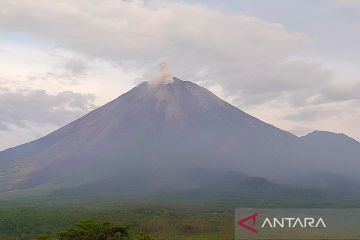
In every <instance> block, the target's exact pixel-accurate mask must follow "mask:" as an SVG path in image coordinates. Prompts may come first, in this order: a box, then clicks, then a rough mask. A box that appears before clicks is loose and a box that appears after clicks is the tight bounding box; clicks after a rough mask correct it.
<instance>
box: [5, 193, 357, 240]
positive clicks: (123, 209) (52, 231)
mask: <svg viewBox="0 0 360 240" xmlns="http://www.w3.org/2000/svg"><path fill="white" fill-rule="evenodd" d="M289 196H292V197H291V198H289V197H286V198H285V197H278V196H276V194H273V195H270V194H266V195H264V194H259V193H246V194H243V195H242V196H226V197H219V196H212V195H207V196H204V195H202V196H197V195H185V196H180V195H179V196H178V195H163V196H158V195H156V196H155V195H154V196H146V197H145V196H138V197H126V196H121V197H120V196H113V195H112V196H96V197H94V196H88V197H84V196H83V197H81V198H74V197H66V196H45V197H44V196H42V197H41V198H37V197H33V198H26V199H24V198H22V200H19V199H11V198H0V239H1V240H2V239H4V240H10V239H17V240H18V239H24V240H25V239H36V237H37V236H38V235H39V234H42V233H46V234H49V235H50V236H56V233H57V232H59V231H60V230H63V229H66V228H69V227H70V226H72V225H73V224H74V223H75V222H77V221H79V220H82V219H97V220H99V221H109V222H113V223H119V224H130V225H131V226H132V227H131V230H130V231H131V232H133V233H137V232H139V231H142V230H143V231H145V232H146V233H149V234H150V235H152V236H154V237H156V239H159V240H218V239H221V240H230V239H233V237H234V222H233V219H234V215H233V214H234V209H235V208H237V207H238V208H244V207H254V208H255V207H257V208H269V207H270V208H272V207H275V208H276V207H279V208H292V207H300V208H304V207H305V208H307V207H316V208H319V207H324V208H326V207H359V202H358V201H353V200H349V201H345V200H344V199H342V200H341V201H340V200H339V201H338V200H336V201H332V202H326V201H324V200H323V198H322V197H321V198H320V197H318V196H315V195H312V198H309V197H307V196H306V195H303V194H301V195H299V196H296V197H294V195H289ZM309 199H310V200H309Z"/></svg>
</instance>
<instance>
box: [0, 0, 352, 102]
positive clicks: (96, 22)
mask: <svg viewBox="0 0 360 240" xmlns="http://www.w3.org/2000/svg"><path fill="white" fill-rule="evenodd" d="M155 3H156V1H155ZM0 8H1V9H2V12H1V14H0V28H2V29H11V30H13V31H14V30H15V31H23V32H28V33H31V34H34V35H37V36H40V37H43V38H47V39H48V40H49V41H52V42H54V44H55V45H57V46H59V47H62V48H65V49H71V50H73V51H76V52H79V53H81V54H85V55H87V56H91V57H95V58H103V59H107V60H111V61H113V62H116V63H118V64H120V65H122V66H125V68H126V66H127V67H128V68H138V69H139V70H141V71H142V72H143V73H144V77H143V78H144V79H146V80H149V79H150V78H151V76H152V75H153V72H154V71H156V70H154V69H155V68H156V66H157V64H158V63H159V62H160V60H162V59H164V60H166V61H167V62H168V63H169V65H170V68H171V69H172V71H173V72H174V75H175V76H179V77H182V78H185V79H187V80H192V81H198V82H203V83H204V84H206V85H207V86H211V85H214V84H217V83H219V82H221V85H222V87H223V89H224V93H225V94H227V95H235V96H238V101H237V102H238V103H239V104H240V105H253V104H262V103H264V102H267V101H270V100H273V99H276V98H281V99H282V100H284V99H285V100H286V101H289V103H290V104H293V105H306V104H308V103H309V102H310V101H311V99H312V98H314V97H316V96H320V97H321V99H322V101H341V99H339V98H337V97H336V96H335V95H336V94H337V93H335V95H333V93H334V90H333V89H332V84H333V82H334V81H335V78H336V74H335V72H334V71H332V70H328V69H326V68H325V67H324V66H322V65H321V64H320V63H317V62H312V61H309V60H303V59H296V58H294V56H297V55H299V54H301V53H303V52H304V51H306V50H307V48H308V47H309V46H311V43H312V42H313V41H314V40H315V39H314V38H312V37H311V36H309V35H306V34H303V33H296V32H289V31H287V30H286V29H285V28H284V26H282V25H281V24H278V23H271V22H268V21H265V20H262V19H259V18H256V17H251V16H246V15H237V14H233V13H230V12H225V11H219V10H216V9H212V8H209V7H207V6H205V5H201V4H185V3H168V4H166V5H161V4H160V5H159V4H157V5H156V4H151V2H150V3H149V4H144V3H141V2H140V1H110V0H106V1H85V0H80V1H76V2H74V1H67V0H61V1H56V2H53V1H37V2H36V3H33V2H32V1H27V0H15V1H12V2H11V4H10V3H9V2H6V1H5V2H2V3H0ZM14 19H20V20H19V21H13V20H14ZM65 68H66V69H67V70H68V72H67V74H75V75H76V74H79V73H84V71H85V69H86V64H84V62H83V61H81V60H80V61H79V59H73V60H72V61H70V62H68V63H67V64H65ZM49 74H52V76H51V77H54V75H55V74H54V73H52V72H50V73H49ZM55 76H57V75H55ZM64 76H66V75H61V74H60V77H63V78H65V77H64ZM70 79H71V78H70ZM351 92H352V90H351V89H349V91H348V92H344V94H345V95H346V94H347V96H349V97H348V98H350V96H351V95H352V94H351ZM356 97H357V96H356Z"/></svg>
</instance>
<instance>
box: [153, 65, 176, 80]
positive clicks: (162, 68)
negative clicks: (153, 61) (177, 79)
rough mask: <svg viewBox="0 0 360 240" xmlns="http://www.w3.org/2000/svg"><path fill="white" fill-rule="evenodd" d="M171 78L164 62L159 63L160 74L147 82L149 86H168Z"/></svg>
mask: <svg viewBox="0 0 360 240" xmlns="http://www.w3.org/2000/svg"><path fill="white" fill-rule="evenodd" d="M173 81H174V80H173V77H172V74H171V72H170V70H169V68H168V66H167V64H166V62H161V63H160V74H159V75H158V76H157V77H155V78H153V79H152V80H150V81H149V83H150V84H169V83H172V82H173Z"/></svg>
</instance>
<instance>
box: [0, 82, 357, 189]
mask: <svg viewBox="0 0 360 240" xmlns="http://www.w3.org/2000/svg"><path fill="white" fill-rule="evenodd" d="M314 144H315V143H312V142H311V139H308V138H306V137H305V138H298V137H296V136H294V135H292V134H290V133H288V132H286V131H283V130H281V129H278V128H276V127H274V126H271V125H269V124H267V123H265V122H262V121H260V120H259V119H257V118H254V117H252V116H250V115H248V114H246V113H245V112H242V111H241V110H239V109H238V108H236V107H234V106H232V105H230V104H228V103H226V102H224V101H222V100H221V99H219V98H218V97H216V96H215V95H214V94H212V93H211V92H210V91H208V90H206V89H205V88H202V87H199V86H198V85H196V84H194V83H191V82H186V81H181V80H180V79H177V78H174V81H173V82H172V83H159V84H152V83H148V82H144V83H141V84H139V85H138V86H137V87H135V88H133V89H132V90H130V91H129V92H127V93H125V94H123V95H121V96H120V97H119V98H117V99H115V100H113V101H112V102H110V103H108V104H106V105H104V106H102V107H100V108H98V109H96V110H94V111H92V112H90V113H89V114H87V115H85V116H84V117H82V118H80V119H78V120H76V121H74V122H72V123H70V124H68V125H67V126H65V127H63V128H61V129H59V130H57V131H55V132H53V133H51V134H49V135H47V136H45V137H44V138H41V139H39V140H37V141H34V142H31V143H28V144H25V145H21V146H18V147H15V148H12V149H8V150H6V151H3V152H1V153H0V179H1V183H0V191H8V190H14V189H23V188H34V187H47V188H51V189H57V188H63V187H74V186H81V185H88V184H95V185H96V183H97V182H104V181H105V182H106V181H111V182H115V185H124V186H134V187H133V188H132V189H131V190H135V191H136V190H138V191H142V190H143V188H144V186H147V187H150V186H151V187H152V188H153V189H156V190H161V189H168V188H172V189H174V188H176V189H187V188H192V187H194V186H196V185H197V184H199V183H198V182H197V180H196V179H197V178H193V177H188V174H189V173H191V172H193V171H194V169H200V170H201V171H205V172H213V173H219V174H221V173H226V172H228V171H235V172H237V173H238V174H239V175H246V176H258V177H264V178H268V179H271V180H276V181H284V179H289V178H292V177H294V176H297V175H301V174H304V173H306V172H311V171H313V170H319V171H320V170H322V169H321V164H319V167H320V169H313V167H312V166H310V165H308V161H307V159H312V161H314V160H315V159H314V158H315V157H318V156H321V155H319V154H317V153H314V154H313V153H312V152H316V151H315V150H317V149H318V147H317V146H316V145H314ZM316 144H318V143H316ZM353 147H355V148H356V149H360V144H358V143H354V146H353V145H352V146H351V148H353ZM325 148H326V146H325ZM304 152H306V156H305V154H304ZM355 153H357V150H356V151H355ZM314 156H315V157H314ZM326 156H327V155H326ZM357 157H358V155H357V156H353V155H349V156H347V158H346V159H345V161H349V162H351V164H355V165H356V164H358V162H356V161H355V160H356V159H357ZM318 160H319V161H329V162H331V163H332V162H334V161H335V160H334V161H333V160H332V159H318ZM334 166H337V165H336V164H335V165H334ZM328 168H329V169H327V170H329V171H332V170H334V171H335V170H336V168H335V167H333V166H332V165H331V164H330V165H329V166H328ZM201 171H200V173H199V174H198V175H199V176H198V177H199V178H200V179H201ZM343 172H346V171H342V172H339V174H342V173H343ZM346 173H348V172H346ZM204 176H206V177H207V175H204ZM109 179H110V180H109ZM120 183H121V184H120ZM100 185H101V184H100ZM141 186H143V187H141ZM127 190H129V189H124V188H119V191H127Z"/></svg>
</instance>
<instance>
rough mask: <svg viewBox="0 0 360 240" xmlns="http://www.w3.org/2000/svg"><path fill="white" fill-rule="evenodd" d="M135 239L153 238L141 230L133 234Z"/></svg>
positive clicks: (150, 239)
mask: <svg viewBox="0 0 360 240" xmlns="http://www.w3.org/2000/svg"><path fill="white" fill-rule="evenodd" d="M135 240H155V238H153V237H151V236H149V235H148V234H147V233H145V232H143V231H142V232H140V233H139V234H138V235H136V236H135Z"/></svg>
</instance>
